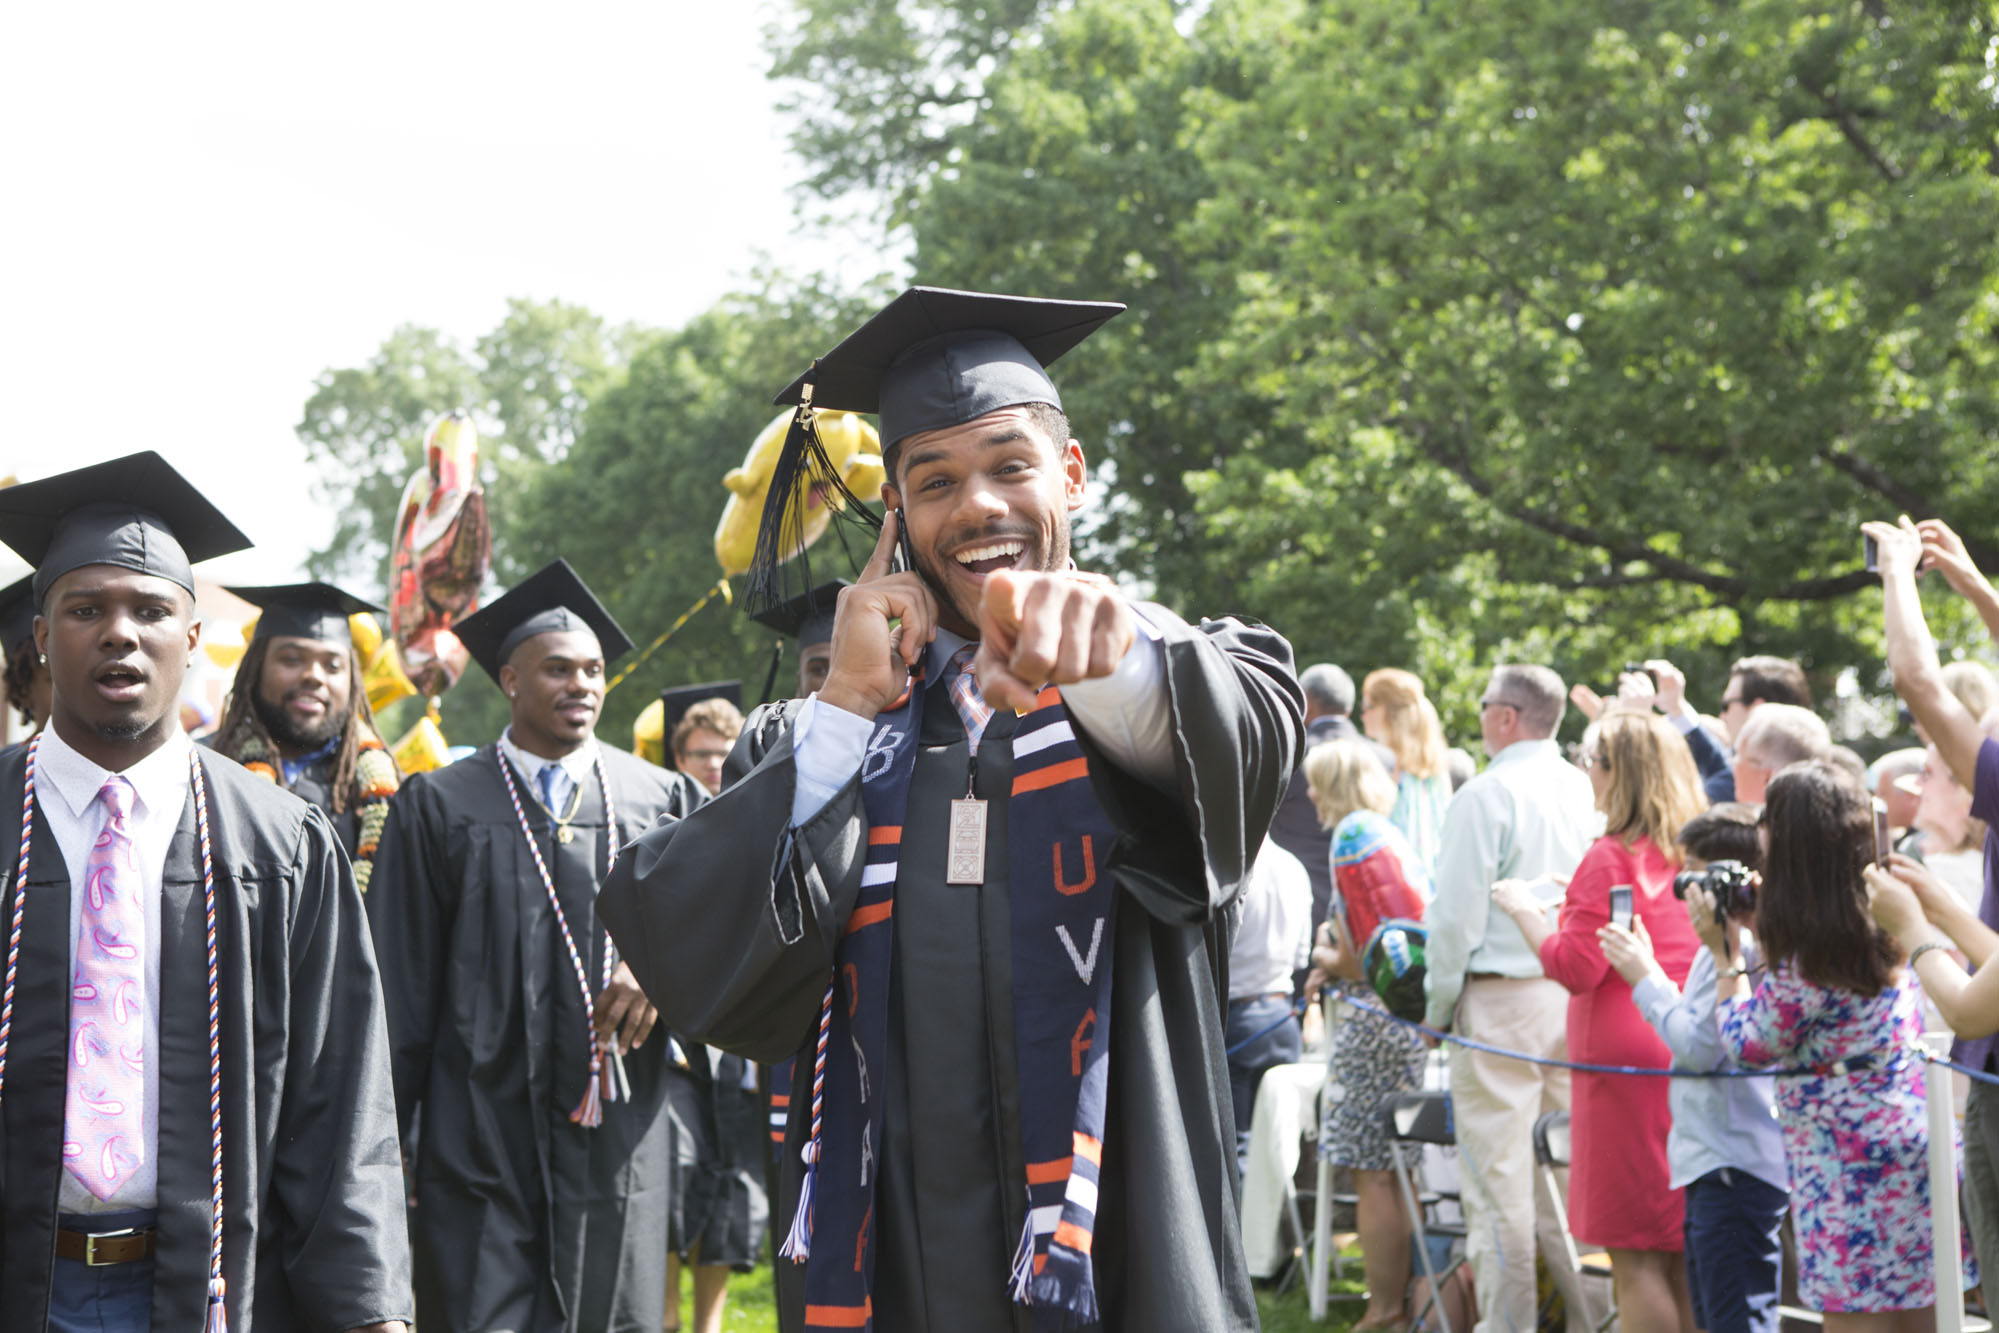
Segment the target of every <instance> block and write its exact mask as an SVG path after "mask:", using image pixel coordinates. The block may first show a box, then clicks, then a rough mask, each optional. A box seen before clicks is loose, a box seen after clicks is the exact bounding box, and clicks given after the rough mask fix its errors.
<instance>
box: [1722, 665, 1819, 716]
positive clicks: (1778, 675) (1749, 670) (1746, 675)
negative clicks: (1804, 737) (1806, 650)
mask: <svg viewBox="0 0 1999 1333" xmlns="http://www.w3.org/2000/svg"><path fill="white" fill-rule="evenodd" d="M1728 675H1729V678H1730V679H1731V680H1738V679H1739V680H1740V681H1741V682H1742V702H1743V703H1744V704H1757V703H1764V704H1796V705H1797V706H1798V707H1800V708H1810V707H1811V706H1812V687H1811V686H1810V685H1809V684H1807V683H1806V681H1805V669H1804V668H1803V667H1801V666H1799V665H1798V664H1797V663H1796V662H1793V661H1792V660H1791V659H1790V658H1788V657H1743V658H1738V659H1736V663H1735V665H1734V666H1732V667H1730V668H1729V669H1728Z"/></svg>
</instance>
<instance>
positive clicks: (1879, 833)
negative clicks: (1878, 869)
mask: <svg viewBox="0 0 1999 1333" xmlns="http://www.w3.org/2000/svg"><path fill="white" fill-rule="evenodd" d="M1894 850H1895V844H1894V842H1893V841H1892V840H1891V839H1890V837H1889V829H1888V807H1887V806H1886V805H1884V804H1882V801H1881V798H1880V797H1878V796H1877V797H1875V798H1874V864H1875V865H1877V866H1886V865H1887V864H1888V854H1889V853H1890V852H1892V851H1894Z"/></svg>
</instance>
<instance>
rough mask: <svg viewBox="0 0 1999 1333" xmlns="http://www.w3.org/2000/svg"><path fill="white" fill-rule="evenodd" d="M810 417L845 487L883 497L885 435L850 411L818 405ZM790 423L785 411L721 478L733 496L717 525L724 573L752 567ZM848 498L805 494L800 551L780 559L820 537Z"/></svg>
mask: <svg viewBox="0 0 1999 1333" xmlns="http://www.w3.org/2000/svg"><path fill="white" fill-rule="evenodd" d="M812 416H813V422H814V425H813V430H814V433H816V434H817V435H818V436H819V445H820V447H821V448H823V449H824V450H825V451H826V457H827V458H828V459H830V460H831V461H832V463H833V467H834V468H835V469H836V470H837V471H838V472H839V474H840V479H841V480H842V481H843V482H845V483H846V485H847V489H848V490H850V491H852V492H853V493H854V494H855V495H857V496H859V497H860V498H861V499H863V500H873V499H877V498H879V497H880V495H881V492H882V481H883V480H884V479H885V478H886V476H887V473H885V472H884V471H883V470H882V456H881V454H882V444H881V436H880V435H879V434H877V433H876V431H875V428H874V427H873V426H870V425H869V424H868V423H867V422H865V421H863V420H861V419H860V418H859V417H857V416H855V415H854V414H853V413H852V412H822V411H817V410H815V411H814V412H813V414H812ZM790 426H791V413H790V412H788V411H787V412H784V413H782V414H781V415H780V416H779V417H778V418H777V419H776V420H775V421H773V422H771V423H770V424H769V425H768V426H765V427H764V428H763V430H762V432H761V433H759V434H758V436H757V438H756V440H755V442H754V443H752V444H751V445H750V451H749V453H748V454H747V455H745V456H744V458H743V465H742V466H741V467H738V468H731V469H730V470H729V474H728V475H727V476H725V477H723V478H722V485H723V486H725V487H727V488H728V491H729V501H728V503H727V504H725V505H723V506H722V520H721V522H719V523H717V524H716V525H715V558H716V559H717V560H718V561H720V562H721V564H722V572H723V573H724V574H726V575H731V576H733V575H736V574H741V573H743V572H745V571H746V570H748V569H749V567H750V559H751V557H752V556H753V555H755V554H756V549H757V523H758V521H759V520H760V519H761V518H762V517H763V511H764V498H765V493H766V492H767V491H769V489H770V480H771V473H772V472H774V471H775V470H776V468H777V456H778V453H779V451H780V450H782V449H783V447H784V436H785V432H786V431H787V430H788V429H789V428H790ZM802 484H803V483H802V482H801V485H802ZM845 503H846V500H845V498H844V497H842V496H841V495H839V494H838V493H834V494H831V495H827V496H825V497H823V500H822V498H821V497H818V496H813V497H809V498H807V500H806V518H805V533H804V540H803V541H802V542H800V543H799V545H798V548H797V549H796V550H791V551H786V552H784V553H783V554H782V555H780V556H779V557H778V558H779V559H781V560H789V559H791V557H793V556H795V555H797V554H798V552H799V551H802V550H804V549H805V548H806V547H807V546H810V545H812V543H813V542H816V541H818V540H819V538H820V537H821V536H823V535H824V534H825V531H826V525H827V524H828V523H830V522H831V521H832V518H833V513H832V511H833V510H835V509H838V508H839V507H840V506H842V505H844V504H845Z"/></svg>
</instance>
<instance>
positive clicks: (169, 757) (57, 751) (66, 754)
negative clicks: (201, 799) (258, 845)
mask: <svg viewBox="0 0 1999 1333" xmlns="http://www.w3.org/2000/svg"><path fill="white" fill-rule="evenodd" d="M192 745H193V742H192V741H190V740H188V738H187V733H186V732H184V731H182V730H181V729H180V728H179V727H178V726H176V727H175V728H174V731H173V734H172V735H171V736H169V737H168V738H167V740H166V743H165V744H163V745H161V746H160V747H159V748H158V749H157V750H154V751H153V752H152V753H151V754H149V755H147V756H146V757H145V758H144V759H141V760H140V761H139V762H138V763H136V764H133V765H131V766H130V767H129V768H126V769H124V770H123V773H122V776H123V777H124V778H125V780H126V781H127V782H129V783H131V784H132V792H133V795H134V796H135V797H136V798H137V801H138V812H139V814H140V816H141V817H142V818H146V819H151V818H153V817H155V816H159V815H167V814H171V815H172V817H173V818H174V819H175V820H176V822H178V820H179V817H180V812H181V808H182V807H183V806H184V805H185V804H186V803H187V790H188V787H187V756H188V750H189V748H190V747H191V746H192ZM113 771H114V770H112V769H108V768H103V767H100V766H99V765H98V764H97V763H95V762H94V761H92V760H90V759H86V758H85V757H84V756H83V755H82V754H80V753H79V752H78V751H77V749H76V748H75V747H74V746H72V745H70V744H69V743H68V742H67V741H65V740H63V738H62V735H61V734H60V733H59V732H57V731H56V729H55V728H54V727H49V728H48V729H47V730H45V731H43V732H42V741H41V745H40V747H39V748H38V749H37V750H36V751H35V785H36V787H37V788H38V789H43V790H51V791H54V792H55V794H56V795H57V796H58V797H59V798H60V799H61V800H62V802H63V804H64V805H66V806H67V807H69V812H70V814H71V815H73V816H75V817H76V818H78V819H82V818H83V817H84V813H85V811H87V810H89V808H90V803H91V802H92V801H95V800H96V799H97V793H98V791H99V790H100V789H101V788H102V787H103V786H104V783H105V780H106V779H107V778H109V777H111V776H112V774H113Z"/></svg>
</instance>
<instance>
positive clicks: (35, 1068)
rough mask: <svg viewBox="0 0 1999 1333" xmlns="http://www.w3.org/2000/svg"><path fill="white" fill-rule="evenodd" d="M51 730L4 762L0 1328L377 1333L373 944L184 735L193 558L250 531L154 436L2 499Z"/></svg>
mask: <svg viewBox="0 0 1999 1333" xmlns="http://www.w3.org/2000/svg"><path fill="white" fill-rule="evenodd" d="M0 541H5V542H6V543H7V545H9V546H11V547H13V548H14V549H15V550H16V551H18V552H19V553H20V554H21V555H22V556H24V557H26V558H27V559H28V560H30V561H32V562H34V563H35V564H36V566H37V568H36V573H35V600H36V605H37V607H38V608H39V616H38V619H37V620H36V622H35V634H36V639H37V644H38V647H39V648H40V650H41V651H42V652H43V653H46V654H47V655H48V664H49V675H50V679H51V682H52V711H51V714H50V721H49V726H48V728H47V730H45V731H44V732H43V733H42V734H41V735H39V736H37V737H35V738H34V739H33V740H32V741H30V742H29V743H28V744H27V745H24V746H21V747H18V748H16V749H14V750H11V751H9V752H8V753H6V754H5V755H0V801H4V802H8V803H10V804H9V805H8V806H7V808H9V809H12V810H15V811H18V812H19V817H18V818H10V819H9V820H7V830H8V831H7V832H6V833H4V834H0V867H4V874H5V887H4V888H0V913H4V920H5V923H6V927H5V928H6V930H7V932H8V936H9V941H10V943H9V947H8V950H7V955H6V967H5V980H4V982H0V1186H3V1187H4V1200H3V1201H0V1309H4V1311H5V1313H4V1315H0V1321H4V1323H5V1325H6V1327H7V1328H9V1329H43V1328H47V1329H50V1330H54V1331H55V1333H70V1331H71V1330H78V1329H89V1330H91V1331H92V1333H100V1331H101V1330H117V1331H118V1333H134V1331H137V1330H145V1329H149V1328H156V1329H160V1330H162V1331H163V1333H164V1331H165V1330H175V1331H176V1333H180V1331H182V1330H185V1331H186V1333H194V1330H197V1329H205V1330H207V1333H220V1330H221V1329H222V1328H223V1326H224V1324H225V1323H226V1324H227V1325H229V1326H231V1327H234V1328H237V1329H292V1328H310V1329H351V1328H367V1329H373V1330H391V1329H395V1330H400V1329H401V1328H402V1323H401V1321H403V1320H406V1319H408V1318H409V1316H410V1313H411V1300H410V1277H409V1248H408V1239H407V1233H406V1231H405V1228H404V1221H403V1190H402V1173H401V1172H400V1171H399V1170H398V1168H397V1160H396V1121H395V1102H394V1099H393V1097H392V1094H391V1089H390V1085H389V1053H388V1040H387V1034H386V1032H385V1030H384V1027H383V1022H382V995H381V989H380V986H379V984H378V982H377V978H376V972H375V956H374V951H373V949H372V948H371V947H370V942H369V935H368V928H367V925H366V922H365V921H364V920H363V918H362V915H361V898H360V896H359V895H358V894H357V893H356V892H355V891H354V882H353V878H352V877H351V875H350V874H349V873H348V869H347V862H346V860H345V858H343V857H342V856H341V854H340V850H339V848H338V847H337V846H336V845H335V844H334V837H333V830H332V829H331V828H329V827H328V826H327V823H326V819H325V817H324V816H322V815H321V814H320V813H319V811H317V810H315V809H314V808H313V807H311V806H309V805H307V804H306V803H305V802H303V801H300V800H297V799H296V798H294V797H292V796H289V795H287V794H286V793H284V792H281V791H278V790H276V789H275V788H273V787H272V786H271V785H270V784H269V783H267V782H264V781H262V780H260V779H258V778H255V777H252V776H251V775H250V774H248V773H246V772H244V771H243V769H242V768H241V767H239V766H238V765H237V764H235V763H234V762H232V761H230V760H228V759H225V758H223V757H222V756H220V755H217V754H213V753H210V752H209V751H206V750H203V749H200V748H198V747H196V746H195V745H193V744H192V743H191V742H189V740H188V738H187V736H186V734H185V733H183V732H182V731H181V729H180V711H179V708H178V707H177V700H178V697H179V694H180V687H181V683H182V680H183V678H184V675H185V673H186V670H187V666H188V659H189V658H190V657H191V656H192V655H193V654H194V653H195V651H196V650H197V648H198V647H199V644H200V638H201V622H200V620H199V619H198V617H197V616H196V614H195V605H194V575H193V573H192V572H191V569H190V565H191V562H192V561H195V560H202V559H207V558H208V557H210V556H215V555H222V554H225V553H227V552H229V551H234V550H240V549H242V548H243V547H245V546H247V545H249V543H248V542H247V541H246V540H245V539H244V538H243V536H242V534H241V533H239V532H238V531H237V530H236V528H235V527H234V526H233V525H232V524H231V523H230V522H229V521H228V520H227V519H226V518H224V517H223V516H222V515H221V514H219V513H217V512H216V511H215V509H214V507H213V506H212V505H210V504H209V503H208V501H207V500H206V499H204V498H203V497H202V496H201V495H200V494H199V493H198V492H197V491H195V490H194V489H193V488H192V487H191V486H189V485H188V484H187V482H186V481H185V480H183V479H182V478H181V476H180V475H179V474H178V473H176V472H175V471H174V470H173V469H172V468H170V467H168V466H167V464H166V463H165V461H164V460H162V459H161V458H160V457H159V455H157V454H151V453H146V454H136V455H133V456H131V457H128V458H123V459H118V460H115V461H113V462H109V463H102V464H98V465H97V466H95V467H88V468H83V469H80V470H78V471H75V472H69V473H64V474H62V475H60V476H56V477H50V478H47V479H46V480H43V481H35V482H28V483H25V484H23V485H19V486H12V487H8V488H6V489H5V490H0Z"/></svg>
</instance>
